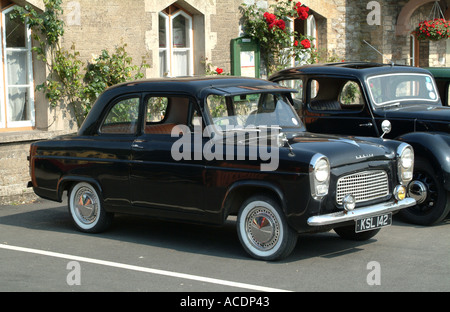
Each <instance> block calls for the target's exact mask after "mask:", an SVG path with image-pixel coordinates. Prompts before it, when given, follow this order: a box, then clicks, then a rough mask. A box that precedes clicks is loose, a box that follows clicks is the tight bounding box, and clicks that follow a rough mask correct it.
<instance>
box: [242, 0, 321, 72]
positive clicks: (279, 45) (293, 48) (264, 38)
mask: <svg viewBox="0 0 450 312" xmlns="http://www.w3.org/2000/svg"><path fill="white" fill-rule="evenodd" d="M269 9H270V11H273V13H269V12H268V11H266V10H264V9H262V8H259V7H258V6H257V4H256V3H255V4H253V5H247V4H245V3H244V4H242V13H243V16H244V31H245V33H246V34H247V35H248V36H250V37H251V38H253V39H255V40H257V41H258V42H259V43H260V46H261V57H262V59H263V61H264V63H265V65H266V70H267V74H268V75H269V74H270V73H271V72H273V71H276V70H279V69H282V68H286V67H288V66H289V64H290V62H291V60H292V59H295V61H296V62H307V63H313V62H315V58H316V51H315V48H314V46H313V44H312V43H311V42H312V39H313V38H311V37H308V36H305V35H303V34H299V33H298V32H296V31H295V30H293V29H290V28H289V27H288V23H289V22H290V21H291V20H295V19H301V20H305V19H306V18H307V17H308V12H309V8H308V7H306V6H304V5H301V4H300V2H297V3H295V4H294V2H293V1H289V0H285V1H277V2H276V4H274V5H271V6H270V7H269Z"/></svg>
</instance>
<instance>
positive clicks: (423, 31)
mask: <svg viewBox="0 0 450 312" xmlns="http://www.w3.org/2000/svg"><path fill="white" fill-rule="evenodd" d="M414 33H415V35H416V37H417V39H418V40H441V39H448V38H450V22H447V21H446V20H445V19H443V18H435V19H433V20H428V21H423V22H420V23H419V26H418V27H417V28H416V30H415V31H414Z"/></svg>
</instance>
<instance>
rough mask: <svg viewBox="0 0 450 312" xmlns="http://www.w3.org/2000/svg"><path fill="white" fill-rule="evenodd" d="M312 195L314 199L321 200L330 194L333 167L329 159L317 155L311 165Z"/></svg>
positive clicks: (312, 159)
mask: <svg viewBox="0 0 450 312" xmlns="http://www.w3.org/2000/svg"><path fill="white" fill-rule="evenodd" d="M309 176H310V185H311V195H312V197H313V198H314V199H321V198H323V197H324V196H326V195H327V194H328V188H329V186H330V176H331V166H330V162H329V160H328V158H327V157H326V156H324V155H322V154H319V153H318V154H315V155H314V156H313V157H312V158H311V161H310V164H309Z"/></svg>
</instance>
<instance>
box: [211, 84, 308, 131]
mask: <svg viewBox="0 0 450 312" xmlns="http://www.w3.org/2000/svg"><path fill="white" fill-rule="evenodd" d="M206 104H207V108H208V110H209V114H210V116H211V118H212V122H213V123H214V125H215V126H216V127H218V128H219V129H220V130H222V131H228V130H233V129H243V128H262V127H266V128H267V127H281V128H295V129H300V128H303V125H302V123H301V121H300V119H299V117H298V115H297V113H296V112H295V111H294V109H293V108H292V105H291V104H290V101H289V98H288V97H287V94H284V93H256V94H242V95H229V96H224V95H215V94H211V95H209V96H208V97H207V103H206Z"/></svg>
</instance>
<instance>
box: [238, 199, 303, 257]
mask: <svg viewBox="0 0 450 312" xmlns="http://www.w3.org/2000/svg"><path fill="white" fill-rule="evenodd" d="M237 232H238V236H239V240H240V242H241V244H242V246H243V247H244V249H245V250H246V251H247V252H248V253H249V254H250V255H251V256H252V257H253V258H256V259H260V260H266V261H269V260H280V259H283V258H286V257H287V256H289V255H290V253H291V252H292V250H293V249H294V247H295V245H296V243H297V233H296V232H295V231H294V230H293V229H292V228H291V227H290V226H289V225H288V224H287V222H286V218H285V216H284V213H283V211H282V210H281V208H280V206H279V204H278V203H277V202H276V201H275V200H273V199H272V198H270V197H266V196H254V197H251V198H249V199H248V200H246V201H245V202H244V203H243V204H242V206H241V209H240V211H239V214H238V217H237Z"/></svg>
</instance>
